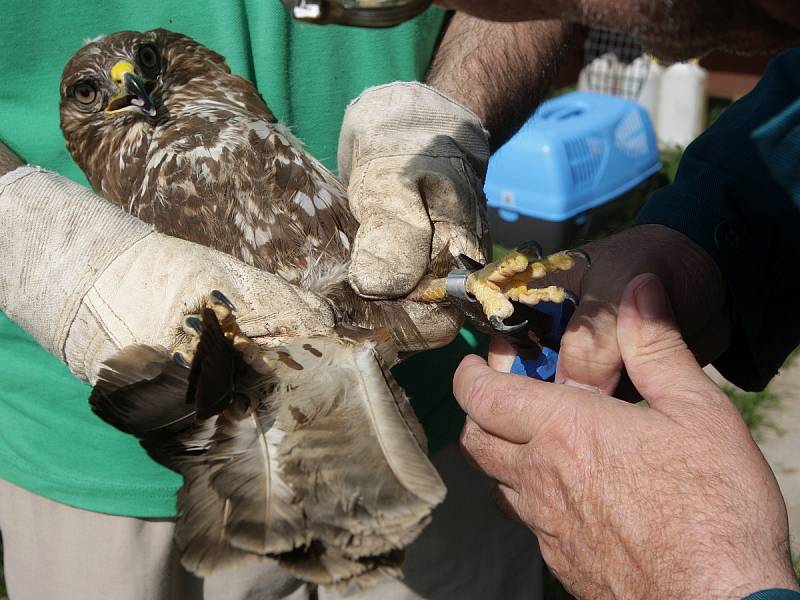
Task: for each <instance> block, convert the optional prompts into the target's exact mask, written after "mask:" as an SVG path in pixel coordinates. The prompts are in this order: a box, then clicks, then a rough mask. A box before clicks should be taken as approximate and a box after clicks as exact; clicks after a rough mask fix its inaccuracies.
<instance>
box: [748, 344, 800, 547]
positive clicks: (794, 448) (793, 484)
mask: <svg viewBox="0 0 800 600" xmlns="http://www.w3.org/2000/svg"><path fill="white" fill-rule="evenodd" d="M771 388H772V390H774V391H775V392H776V393H777V395H778V398H779V399H780V401H779V405H778V406H777V407H775V408H773V409H770V410H769V412H768V417H767V418H768V421H769V422H770V423H771V425H767V426H765V427H762V428H761V430H760V432H759V434H758V435H757V436H756V437H757V441H758V445H759V446H760V447H761V451H762V452H763V453H764V456H766V458H767V461H768V462H769V464H770V465H771V466H772V470H773V471H774V472H775V477H777V479H778V484H779V485H780V486H781V491H782V492H783V497H784V499H785V500H786V508H787V510H788V511H789V529H790V531H791V536H792V550H793V551H794V554H795V555H798V554H800V361H797V360H795V361H794V362H793V364H792V365H791V366H790V367H789V368H786V369H784V370H782V371H781V373H780V375H778V377H777V378H775V379H774V380H773V382H772V384H771Z"/></svg>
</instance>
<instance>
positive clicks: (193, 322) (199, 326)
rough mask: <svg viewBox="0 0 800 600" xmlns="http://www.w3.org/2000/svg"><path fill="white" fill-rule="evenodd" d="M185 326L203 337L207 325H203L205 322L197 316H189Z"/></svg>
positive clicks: (185, 320) (184, 322)
mask: <svg viewBox="0 0 800 600" xmlns="http://www.w3.org/2000/svg"><path fill="white" fill-rule="evenodd" d="M183 324H184V326H185V327H188V328H189V329H191V330H192V331H194V332H195V333H196V334H197V335H202V334H203V332H204V331H205V325H203V321H201V320H200V318H199V317H197V316H196V315H189V316H188V317H186V318H185V319H184V320H183Z"/></svg>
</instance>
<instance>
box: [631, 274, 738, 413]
mask: <svg viewBox="0 0 800 600" xmlns="http://www.w3.org/2000/svg"><path fill="white" fill-rule="evenodd" d="M617 334H618V339H619V346H620V349H621V353H622V358H623V360H624V362H625V368H626V369H627V372H628V375H629V376H630V378H631V381H632V382H633V384H634V385H635V386H636V389H638V390H639V392H640V393H641V394H642V397H643V398H644V399H645V400H647V401H648V403H649V404H650V406H651V407H652V408H654V409H656V410H658V411H660V412H663V413H665V414H668V415H670V416H673V417H680V418H684V417H685V416H686V413H687V411H688V412H696V411H694V410H693V409H695V408H700V407H701V408H703V409H704V410H708V409H710V408H713V406H712V405H713V404H715V403H719V404H721V405H727V404H729V403H727V402H724V398H725V396H724V394H723V393H722V392H721V391H720V389H719V387H718V386H717V385H715V384H714V382H713V381H711V380H710V379H709V378H708V377H707V376H706V374H705V373H704V372H703V370H702V369H701V368H700V365H699V364H698V363H697V360H696V359H695V357H694V355H693V354H692V352H691V351H690V350H689V348H688V346H687V345H686V342H684V340H683V338H682V337H681V332H680V330H679V329H678V326H677V323H676V322H675V317H674V315H673V312H672V308H671V306H670V303H669V299H668V298H667V295H666V291H665V289H664V286H663V285H662V284H661V281H660V280H659V279H658V277H656V276H655V275H653V274H651V273H645V274H643V275H639V276H637V277H635V278H634V279H633V280H632V281H631V282H630V284H628V286H627V288H626V289H625V292H624V293H623V297H622V301H621V303H620V310H619V320H618V330H617Z"/></svg>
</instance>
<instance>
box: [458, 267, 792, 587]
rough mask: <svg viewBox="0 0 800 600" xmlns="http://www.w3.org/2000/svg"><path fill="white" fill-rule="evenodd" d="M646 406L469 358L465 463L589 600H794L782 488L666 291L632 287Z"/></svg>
mask: <svg viewBox="0 0 800 600" xmlns="http://www.w3.org/2000/svg"><path fill="white" fill-rule="evenodd" d="M617 332H618V336H619V346H620V348H621V349H622V357H623V359H624V363H625V366H626V368H627V371H628V373H629V375H630V377H631V380H632V381H633V383H634V384H635V385H636V387H637V389H638V390H639V392H640V393H641V394H642V396H643V397H644V398H645V399H646V400H647V401H648V403H649V406H648V407H645V406H637V405H631V404H627V403H625V402H622V401H620V400H617V399H616V398H613V397H610V396H608V395H605V394H602V393H600V392H597V391H595V390H586V389H581V388H577V387H573V386H565V385H558V384H550V383H543V382H540V381H536V380H533V379H528V378H525V377H520V376H516V375H509V374H504V373H499V372H497V371H496V370H494V369H492V368H490V367H489V366H488V365H487V364H486V363H485V362H484V361H483V360H482V359H480V358H478V357H475V356H471V357H467V358H466V359H464V361H463V362H462V363H461V366H460V367H459V369H458V371H457V372H456V376H455V381H454V392H455V394H456V397H457V399H458V400H459V402H460V403H461V405H462V407H463V408H464V410H465V411H466V412H467V414H468V415H469V419H468V420H467V424H466V426H465V428H464V431H463V433H462V440H461V441H462V446H463V448H464V450H465V452H466V453H467V455H468V456H469V457H470V458H471V459H472V460H473V461H474V462H475V463H476V464H477V465H478V466H479V467H480V468H481V469H482V470H484V471H485V472H486V473H487V474H489V475H490V476H491V477H494V478H495V479H496V480H497V481H498V485H499V488H498V492H499V493H498V497H499V499H500V502H501V505H502V506H504V508H505V509H506V510H507V511H508V512H510V513H512V514H514V515H516V516H517V517H518V518H520V519H521V520H522V521H524V522H525V523H526V524H527V525H528V526H529V527H530V528H531V529H532V530H533V531H534V532H535V533H536V535H537V537H538V538H539V542H540V545H541V551H542V555H543V557H544V559H545V561H546V562H547V564H548V565H549V566H550V568H551V569H552V570H553V571H554V572H555V573H556V575H557V576H558V577H559V579H561V581H562V582H563V583H564V584H565V585H566V587H567V588H568V589H569V590H570V591H571V592H572V593H573V594H576V595H577V596H579V597H589V598H612V597H622V598H691V597H697V598H733V597H743V596H745V595H747V594H749V593H751V592H754V591H757V590H761V589H768V588H772V587H784V588H790V589H795V590H796V589H800V588H798V586H797V582H796V581H795V579H794V576H793V572H792V568H791V561H790V558H789V537H788V525H787V518H786V508H785V505H784V502H783V499H782V498H781V495H780V491H779V489H778V485H777V483H776V481H775V478H774V476H773V474H772V472H771V470H770V468H769V466H768V465H767V463H766V461H765V460H764V458H763V456H762V455H761V453H760V452H759V450H758V447H757V446H756V445H755V443H754V442H753V440H752V438H751V437H750V434H749V432H748V430H747V428H746V426H745V424H744V422H743V420H742V419H741V417H740V416H739V414H738V413H737V411H736V409H735V408H734V407H733V405H732V404H731V403H730V401H729V400H728V398H727V397H726V396H725V394H724V393H722V392H721V391H720V389H719V388H718V387H717V386H716V385H715V384H714V383H713V382H712V381H711V380H709V379H708V378H707V377H706V375H705V374H704V373H703V371H702V370H701V368H700V366H699V365H698V364H697V362H696V361H695V359H694V357H693V356H692V354H691V352H690V351H689V349H688V348H687V346H686V344H685V343H684V341H683V340H682V338H681V334H680V331H679V330H678V328H677V326H676V323H675V320H674V317H673V315H672V313H671V310H670V306H669V302H668V300H667V297H666V295H665V291H664V288H663V286H662V285H661V284H660V282H659V281H658V279H657V278H656V277H655V276H653V275H650V274H645V275H642V276H640V277H636V278H634V280H633V281H632V282H631V283H630V285H628V286H627V288H626V290H625V292H624V294H623V297H622V302H621V304H620V309H619V318H618V323H617Z"/></svg>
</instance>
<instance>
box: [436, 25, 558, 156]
mask: <svg viewBox="0 0 800 600" xmlns="http://www.w3.org/2000/svg"><path fill="white" fill-rule="evenodd" d="M570 33H571V27H570V26H569V25H566V24H564V23H562V22H561V21H537V22H524V23H492V22H489V21H483V20H480V19H476V18H474V17H470V16H467V15H465V14H463V13H457V14H455V15H454V16H453V18H452V20H451V21H450V24H449V26H448V28H447V31H446V32H445V34H444V37H443V38H442V42H441V44H440V46H439V49H438V50H437V52H436V55H435V56H434V58H433V62H432V63H431V67H430V69H429V71H428V75H427V81H426V82H427V83H428V84H429V85H431V86H433V87H435V88H436V89H438V90H439V91H441V92H444V93H445V94H447V95H448V96H449V97H451V98H453V99H454V100H456V101H458V102H459V103H461V104H463V105H464V106H466V107H467V108H469V109H470V110H472V111H473V112H475V113H476V114H477V115H478V116H479V117H480V118H481V120H482V121H483V123H484V125H485V127H486V128H487V129H488V130H489V133H490V134H491V140H490V144H491V149H492V151H494V150H497V148H499V147H500V146H502V145H503V143H505V142H506V141H507V140H508V138H510V137H511V136H512V135H513V134H514V133H515V132H516V131H517V129H519V128H520V127H521V126H522V125H523V124H524V123H525V121H526V120H527V118H528V117H529V116H530V114H531V113H532V112H533V110H534V109H535V108H536V106H537V105H538V104H539V102H540V101H541V100H542V98H543V97H544V96H545V94H546V93H547V91H548V90H549V89H550V86H551V84H552V82H553V79H554V78H555V75H556V73H557V72H558V68H559V66H560V63H561V58H562V55H563V54H564V48H565V47H566V43H567V41H568V38H569V37H570Z"/></svg>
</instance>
